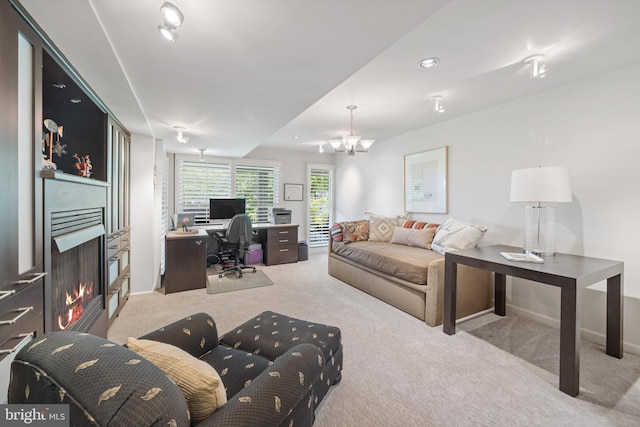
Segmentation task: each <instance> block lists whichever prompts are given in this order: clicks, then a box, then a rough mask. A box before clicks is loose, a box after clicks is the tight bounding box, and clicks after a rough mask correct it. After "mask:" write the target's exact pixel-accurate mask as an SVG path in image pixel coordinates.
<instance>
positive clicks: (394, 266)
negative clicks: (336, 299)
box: [332, 241, 442, 285]
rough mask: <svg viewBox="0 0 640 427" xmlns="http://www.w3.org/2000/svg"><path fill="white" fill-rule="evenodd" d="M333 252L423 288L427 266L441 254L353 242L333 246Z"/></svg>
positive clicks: (389, 244) (382, 243)
mask: <svg viewBox="0 0 640 427" xmlns="http://www.w3.org/2000/svg"><path fill="white" fill-rule="evenodd" d="M332 250H333V253H334V254H336V255H339V256H342V257H344V258H346V259H348V260H349V261H351V262H353V263H357V264H361V265H363V266H366V267H369V268H371V269H373V270H376V271H380V272H382V273H386V274H390V275H392V276H395V277H397V278H398V279H402V280H406V281H408V282H411V283H415V284H417V285H426V283H427V272H428V269H429V264H430V263H431V261H433V260H435V259H439V258H442V255H440V254H438V253H436V252H433V251H429V250H425V249H420V248H412V247H409V246H404V245H393V244H391V243H389V242H371V241H368V242H353V243H350V244H345V243H344V242H336V243H334V244H333V249H332Z"/></svg>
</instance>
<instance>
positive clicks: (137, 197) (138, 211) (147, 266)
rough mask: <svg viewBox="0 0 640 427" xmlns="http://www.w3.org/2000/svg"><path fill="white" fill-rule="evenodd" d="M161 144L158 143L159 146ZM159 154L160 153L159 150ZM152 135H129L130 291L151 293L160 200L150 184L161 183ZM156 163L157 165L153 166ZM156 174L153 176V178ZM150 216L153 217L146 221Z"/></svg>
mask: <svg viewBox="0 0 640 427" xmlns="http://www.w3.org/2000/svg"><path fill="white" fill-rule="evenodd" d="M160 146H161V145H160ZM159 155H160V157H161V156H162V154H161V153H159ZM157 157H158V156H157V155H156V141H155V139H154V138H153V137H152V136H146V135H136V134H133V135H131V293H132V294H138V293H146V292H152V291H153V290H154V289H155V288H156V286H157V280H158V272H159V269H160V228H159V224H160V221H159V219H160V209H161V206H160V203H161V200H162V198H161V197H159V196H158V194H161V193H158V191H156V188H155V187H154V183H155V184H156V186H159V187H161V186H162V179H161V176H162V175H161V172H162V169H161V168H162V161H161V160H160V161H159V162H158V160H157ZM155 163H158V164H159V166H158V168H159V169H158V168H156V167H155ZM156 173H157V177H156ZM150 218H153V220H151V221H150V220H149V219H150Z"/></svg>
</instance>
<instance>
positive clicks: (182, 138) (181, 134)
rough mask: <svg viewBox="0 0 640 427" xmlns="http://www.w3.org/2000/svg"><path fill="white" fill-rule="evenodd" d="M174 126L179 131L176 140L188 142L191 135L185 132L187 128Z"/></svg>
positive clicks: (183, 142)
mask: <svg viewBox="0 0 640 427" xmlns="http://www.w3.org/2000/svg"><path fill="white" fill-rule="evenodd" d="M173 128H174V129H175V130H176V131H177V132H178V136H177V137H176V140H177V141H178V142H179V143H180V144H186V143H187V142H189V137H188V136H185V135H184V132H186V131H187V128H184V127H182V126H174V127H173Z"/></svg>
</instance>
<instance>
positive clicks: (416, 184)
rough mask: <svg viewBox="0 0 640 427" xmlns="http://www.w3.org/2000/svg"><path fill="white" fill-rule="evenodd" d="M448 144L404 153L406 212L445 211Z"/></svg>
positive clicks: (446, 202) (446, 203)
mask: <svg viewBox="0 0 640 427" xmlns="http://www.w3.org/2000/svg"><path fill="white" fill-rule="evenodd" d="M447 162H448V147H446V146H445V147H442V148H436V149H435V150H429V151H423V152H421V153H415V154H407V155H405V156H404V208H405V210H406V211H407V212H419V213H447V209H448V201H447Z"/></svg>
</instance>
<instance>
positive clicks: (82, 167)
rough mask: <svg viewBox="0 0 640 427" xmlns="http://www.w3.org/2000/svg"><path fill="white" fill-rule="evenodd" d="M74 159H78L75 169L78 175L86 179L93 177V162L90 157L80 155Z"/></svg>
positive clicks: (76, 154)
mask: <svg viewBox="0 0 640 427" xmlns="http://www.w3.org/2000/svg"><path fill="white" fill-rule="evenodd" d="M73 158H74V159H76V162H75V163H74V165H73V167H74V169H75V170H76V175H78V176H83V177H85V178H89V177H90V176H91V169H93V166H92V165H91V160H90V159H89V155H88V154H87V155H85V156H82V157H80V156H78V153H75V154H74V155H73Z"/></svg>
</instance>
